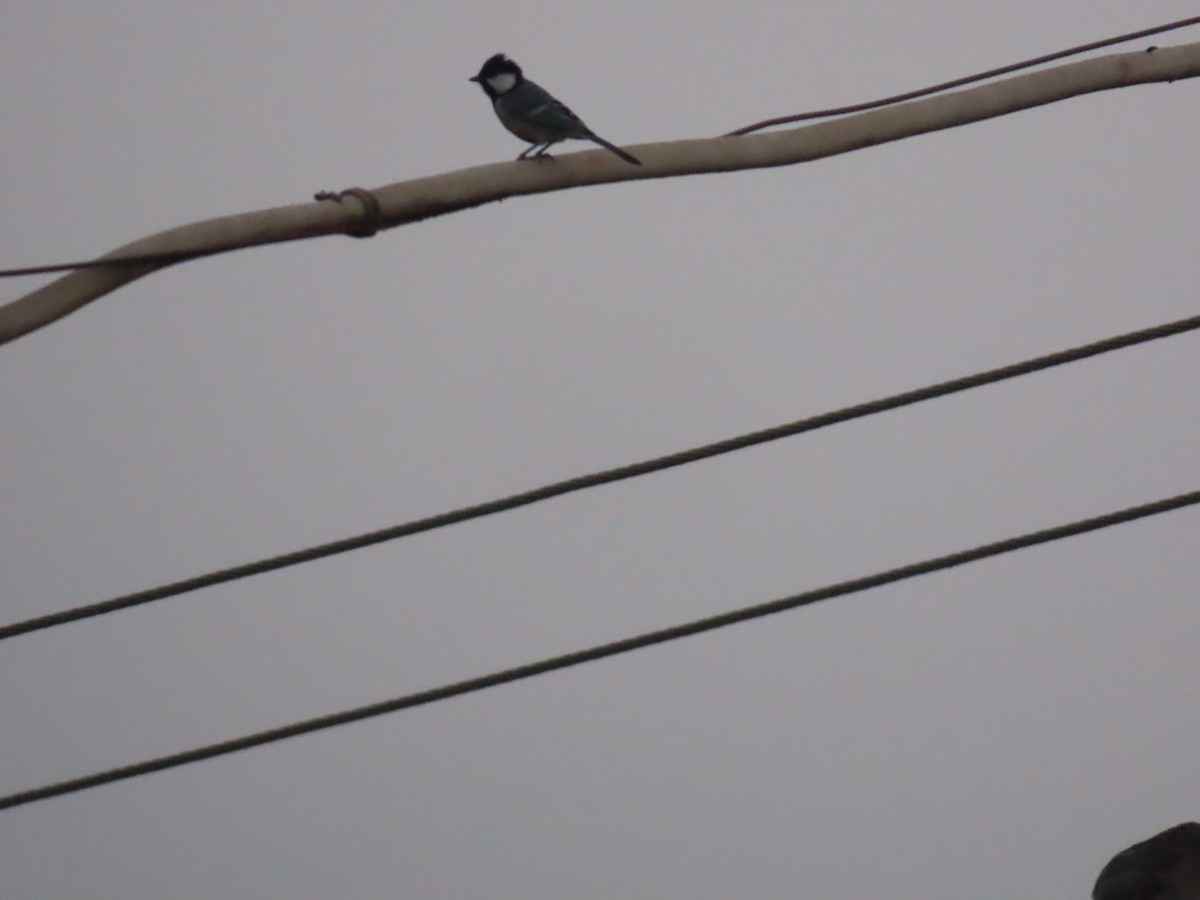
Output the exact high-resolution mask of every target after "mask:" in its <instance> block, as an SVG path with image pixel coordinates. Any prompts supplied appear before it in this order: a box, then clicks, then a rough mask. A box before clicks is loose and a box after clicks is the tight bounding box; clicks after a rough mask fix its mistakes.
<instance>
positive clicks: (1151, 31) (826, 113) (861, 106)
mask: <svg viewBox="0 0 1200 900" xmlns="http://www.w3.org/2000/svg"><path fill="white" fill-rule="evenodd" d="M1191 25H1200V16H1193V17H1192V18H1190V19H1180V20H1179V21H1178V22H1169V23H1167V24H1166V25H1156V26H1155V27H1153V28H1144V29H1142V30H1141V31H1131V32H1130V33H1129V34H1121V35H1117V36H1116V37H1111V38H1104V39H1103V40H1099V41H1092V42H1091V43H1089V44H1080V45H1079V46H1078V47H1070V48H1069V49H1067V50H1059V51H1057V52H1055V53H1047V54H1046V55H1045V56H1037V57H1034V58H1033V59H1026V60H1023V61H1022V62H1017V63H1010V64H1009V65H1007V66H1000V67H999V68H997V69H988V70H987V71H986V72H978V73H976V74H974V75H967V76H964V77H963V78H955V79H953V80H952V81H943V82H942V83H941V84H934V85H930V86H929V87H924V88H918V89H917V90H915V91H907V92H905V93H903V94H894V95H893V96H891V97H884V98H883V99H881V100H869V101H867V102H866V103H854V104H851V105H850V106H837V107H833V108H831V109H818V110H813V111H812V112H804V113H796V114H795V115H791V116H778V117H777V118H774V119H765V120H763V121H762V122H755V123H754V124H753V125H743V126H742V127H741V128H739V129H737V130H736V131H730V132H728V133H726V134H725V135H722V136H723V137H737V136H739V135H743V134H750V133H751V132H754V131H761V130H762V129H764V128H771V127H772V126H775V125H787V124H790V123H792V122H806V121H809V120H811V119H828V118H832V117H833V116H845V115H849V114H850V113H857V112H866V111H867V110H868V109H878V108H879V107H881V106H891V105H893V104H895V103H904V102H906V101H908V100H916V99H917V98H919V97H928V96H930V95H931V94H940V93H941V92H942V91H948V90H951V89H953V88H957V87H963V86H964V85H968V84H974V83H975V82H977V81H986V80H987V79H989V78H996V77H997V76H999V75H1008V74H1010V73H1012V72H1019V71H1020V70H1021V69H1030V68H1033V67H1034V66H1040V65H1043V64H1045V63H1048V62H1054V61H1056V60H1059V59H1066V58H1067V57H1068V56H1077V55H1078V54H1080V53H1087V52H1088V51H1089V50H1099V49H1101V48H1103V47H1111V46H1113V45H1114V44H1123V43H1125V42H1126V41H1136V40H1137V39H1139V38H1144V37H1150V36H1151V35H1155V34H1162V33H1163V32H1165V31H1174V30H1176V29H1178V28H1187V27H1189V26H1191Z"/></svg>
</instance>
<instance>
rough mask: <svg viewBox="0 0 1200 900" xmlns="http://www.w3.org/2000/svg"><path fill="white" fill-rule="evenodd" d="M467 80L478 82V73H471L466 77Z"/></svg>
mask: <svg viewBox="0 0 1200 900" xmlns="http://www.w3.org/2000/svg"><path fill="white" fill-rule="evenodd" d="M467 81H474V82H478V81H479V76H478V75H472V76H471V77H470V78H468V79H467Z"/></svg>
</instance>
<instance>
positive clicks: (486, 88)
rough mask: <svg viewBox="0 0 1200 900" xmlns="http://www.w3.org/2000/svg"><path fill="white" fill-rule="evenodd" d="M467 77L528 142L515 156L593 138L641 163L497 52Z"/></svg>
mask: <svg viewBox="0 0 1200 900" xmlns="http://www.w3.org/2000/svg"><path fill="white" fill-rule="evenodd" d="M468 80H469V81H474V82H476V83H477V84H478V85H479V86H480V87H481V88H483V92H484V93H485V94H487V95H488V97H489V99H491V101H492V108H493V109H494V110H496V117H497V118H499V119H500V124H501V125H503V126H504V127H505V128H507V129H508V130H509V131H511V132H512V133H513V134H515V135H516V136H517V137H519V138H520V139H521V140H523V141H528V142H529V144H530V146H529V147H526V148H525V152H524V153H522V154H521V155H520V156H518V157H517V159H525V158H526V157H527V156H528V155H529V152H530V151H531V150H535V149H536V150H537V153H535V154H534V155H533V158H537V157H545V156H546V150H547V149H548V148H549V147H550V145H551V144H557V143H558V142H559V141H565V140H567V139H568V138H578V139H580V140H584V141H593V142H594V143H597V144H599V145H600V146H601V147H603V148H604V149H605V150H609V151H611V152H613V153H615V154H617V156H619V157H621V159H623V160H625V162H627V163H632V164H633V165H635V166H640V165H641V164H642V161H641V160H640V159H637V158H636V157H633V156H631V155H629V154H628V153H626V152H625V151H624V150H622V149H621V148H620V147H614V146H613V145H612V144H610V143H609V142H608V141H606V140H604V138H602V137H600V136H599V135H597V134H596V133H595V132H593V131H592V129H590V128H588V127H587V126H586V125H584V124H583V120H582V119H580V118H579V116H577V115H575V113H573V112H571V110H569V109H568V108H567V107H566V106H565V105H564V104H562V103H560V102H559V101H558V100H555V99H554V97H553V96H551V94H550V92H549V91H547V90H545V89H544V88H542V87H540V86H538V85H536V84H534V83H533V82H532V81H530V80H529V79H527V78H526V77H525V75H524V73H522V72H521V67H520V66H518V65H517V64H516V63H515V62H513V61H512V60H511V59H509V58H508V57H507V56H505V55H504V54H503V53H497V54H496V55H495V56H493V57H491V58H490V59H489V60H488V61H487V62H485V63H484V64H483V68H481V69H480V70H479V74H478V75H474V76H472V77H471V78H470V79H468Z"/></svg>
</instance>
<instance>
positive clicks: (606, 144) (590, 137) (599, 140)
mask: <svg viewBox="0 0 1200 900" xmlns="http://www.w3.org/2000/svg"><path fill="white" fill-rule="evenodd" d="M588 140H589V141H595V142H596V143H597V144H599V145H600V146H601V147H603V148H604V149H605V150H608V151H610V152H612V153H615V154H617V156H619V157H621V159H623V160H625V162H627V163H631V164H632V165H635V166H640V165H641V164H642V161H641V160H640V159H638V158H637V157H636V156H631V155H630V154H628V153H626V152H625V151H624V150H622V149H621V148H620V147H615V146H613V145H612V144H610V143H609V142H608V141H606V140H605V139H604V138H602V137H599V136H597V135H594V134H589V135H588Z"/></svg>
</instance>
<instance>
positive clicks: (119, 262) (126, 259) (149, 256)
mask: <svg viewBox="0 0 1200 900" xmlns="http://www.w3.org/2000/svg"><path fill="white" fill-rule="evenodd" d="M228 249H231V248H228V247H223V248H221V249H218V250H214V249H211V248H210V249H207V250H164V251H162V252H160V253H131V254H129V255H128V256H110V257H103V256H102V257H100V258H99V259H84V260H77V261H76V262H66V263H51V264H50V265H45V266H25V267H23V268H19V269H0V278H19V277H21V276H24V275H50V274H53V273H54V272H69V271H71V270H72V269H105V268H113V267H116V266H153V265H160V264H167V263H176V262H182V261H183V260H185V259H197V258H199V257H201V256H212V255H214V254H216V253H223V252H224V251H225V250H228Z"/></svg>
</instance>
